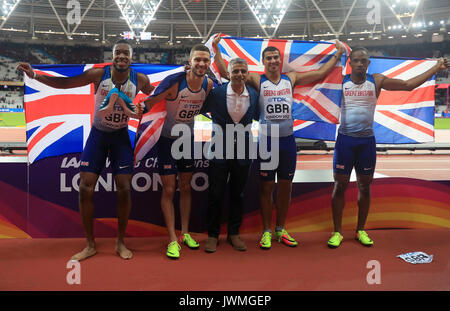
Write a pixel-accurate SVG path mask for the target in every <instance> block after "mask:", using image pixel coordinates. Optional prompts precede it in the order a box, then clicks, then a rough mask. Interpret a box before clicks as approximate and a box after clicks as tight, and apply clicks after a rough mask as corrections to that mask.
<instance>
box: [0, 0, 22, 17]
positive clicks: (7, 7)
mask: <svg viewBox="0 0 450 311" xmlns="http://www.w3.org/2000/svg"><path fill="white" fill-rule="evenodd" d="M20 1H21V0H3V1H2V2H3V5H2V6H1V7H0V18H1V19H7V18H8V17H9V15H10V14H11V13H12V11H14V9H15V8H16V6H17V5H18V4H19V2H20Z"/></svg>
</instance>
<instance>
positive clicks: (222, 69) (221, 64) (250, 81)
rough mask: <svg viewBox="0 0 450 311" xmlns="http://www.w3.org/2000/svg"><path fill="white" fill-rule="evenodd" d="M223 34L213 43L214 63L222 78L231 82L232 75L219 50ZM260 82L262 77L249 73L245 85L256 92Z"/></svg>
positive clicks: (218, 35)
mask: <svg viewBox="0 0 450 311" xmlns="http://www.w3.org/2000/svg"><path fill="white" fill-rule="evenodd" d="M221 36H222V34H221V33H219V34H217V36H216V37H215V38H214V41H213V44H212V45H213V48H214V63H215V64H216V65H217V69H218V70H219V73H220V76H221V77H222V78H225V79H227V80H230V73H229V72H228V68H227V66H226V65H225V61H224V60H223V58H222V52H220V48H219V42H220V40H221V38H222V37H221ZM259 81H260V76H259V75H258V74H257V73H254V72H249V73H248V76H247V81H246V82H245V84H247V85H250V86H252V87H253V88H255V89H256V90H258V89H259Z"/></svg>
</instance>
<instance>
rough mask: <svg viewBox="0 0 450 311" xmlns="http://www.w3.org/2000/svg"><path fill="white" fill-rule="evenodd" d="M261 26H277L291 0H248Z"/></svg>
mask: <svg viewBox="0 0 450 311" xmlns="http://www.w3.org/2000/svg"><path fill="white" fill-rule="evenodd" d="M245 2H246V3H247V5H248V7H249V8H250V10H251V11H252V12H253V14H254V15H255V17H256V19H257V20H258V22H259V24H260V25H261V27H265V28H277V27H278V26H279V25H280V23H281V21H282V20H283V17H284V15H285V14H286V11H287V8H288V6H289V5H290V3H291V0H246V1H245Z"/></svg>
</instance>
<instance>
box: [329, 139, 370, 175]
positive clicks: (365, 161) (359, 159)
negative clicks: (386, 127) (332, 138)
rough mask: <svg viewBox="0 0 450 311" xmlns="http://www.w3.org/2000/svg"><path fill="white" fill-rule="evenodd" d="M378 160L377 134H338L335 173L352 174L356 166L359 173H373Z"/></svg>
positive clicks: (334, 159) (334, 162) (334, 163)
mask: <svg viewBox="0 0 450 311" xmlns="http://www.w3.org/2000/svg"><path fill="white" fill-rule="evenodd" d="M376 161H377V148H376V142H375V136H371V137H352V136H348V135H344V134H340V133H339V134H338V137H337V139H336V144H335V147H334V156H333V171H334V172H335V173H337V174H344V175H350V174H351V172H352V169H353V167H354V168H355V171H356V173H357V174H362V175H373V174H374V172H375V164H376Z"/></svg>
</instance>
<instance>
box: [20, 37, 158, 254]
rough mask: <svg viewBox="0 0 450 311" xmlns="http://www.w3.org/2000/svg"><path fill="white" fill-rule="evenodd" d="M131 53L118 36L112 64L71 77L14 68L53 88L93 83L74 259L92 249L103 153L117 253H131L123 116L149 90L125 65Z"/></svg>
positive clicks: (129, 161) (129, 166) (129, 160)
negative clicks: (80, 231)
mask: <svg viewBox="0 0 450 311" xmlns="http://www.w3.org/2000/svg"><path fill="white" fill-rule="evenodd" d="M132 53H133V49H132V47H131V45H130V43H129V42H128V41H126V40H119V41H118V42H117V43H116V44H115V45H114V47H113V63H112V66H106V67H103V68H92V69H89V70H86V71H85V72H83V73H82V74H80V75H78V76H74V77H49V76H45V75H39V74H36V73H35V72H34V71H33V69H32V68H31V66H30V65H29V64H27V63H20V64H19V66H18V67H17V69H18V70H20V71H23V72H25V73H26V74H27V76H28V77H30V78H31V79H36V80H37V81H39V82H41V83H43V84H46V85H48V86H51V87H54V88H60V89H69V88H75V87H80V86H84V85H88V84H91V83H93V84H94V88H95V115H94V121H93V124H92V128H91V132H90V134H89V137H88V140H87V142H86V146H85V148H84V150H83V154H82V156H81V166H80V170H81V172H80V193H79V208H80V214H81V219H82V223H83V227H84V230H85V233H86V239H87V246H86V248H85V249H84V250H82V251H81V252H80V253H77V254H75V255H74V256H73V257H72V259H73V260H78V261H80V260H83V259H86V258H88V257H91V256H93V255H95V254H96V253H97V250H96V245H95V240H94V189H95V185H96V183H97V180H98V177H99V175H100V173H101V172H102V171H103V169H104V167H105V162H106V158H107V156H108V154H109V158H110V160H111V167H112V170H113V174H114V181H115V183H116V187H117V199H118V204H117V213H118V228H119V230H118V231H119V232H118V237H117V241H116V252H117V253H118V254H119V256H120V257H121V258H123V259H130V258H131V257H132V253H131V251H130V250H128V249H127V248H126V247H125V243H124V237H125V231H126V227H127V223H128V216H129V214H130V209H131V194H130V185H131V173H132V171H133V161H134V156H133V150H132V148H131V142H130V138H129V135H128V118H129V116H131V117H139V115H140V114H141V113H142V107H137V109H135V108H134V105H132V104H131V106H130V101H132V100H133V99H134V97H135V96H136V95H137V93H139V91H142V92H143V93H144V94H150V93H151V92H152V91H153V89H154V87H153V86H152V85H151V84H150V81H149V79H148V77H147V76H146V75H144V74H142V73H137V72H136V71H134V70H133V69H131V68H130V65H131V60H132ZM124 99H125V100H124ZM125 101H126V102H127V103H128V105H127V104H126V102H125ZM62 104H64V103H62ZM130 108H131V109H130ZM133 109H135V110H136V111H133Z"/></svg>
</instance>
